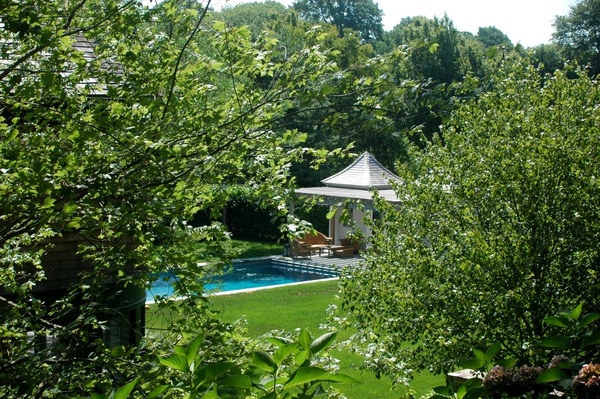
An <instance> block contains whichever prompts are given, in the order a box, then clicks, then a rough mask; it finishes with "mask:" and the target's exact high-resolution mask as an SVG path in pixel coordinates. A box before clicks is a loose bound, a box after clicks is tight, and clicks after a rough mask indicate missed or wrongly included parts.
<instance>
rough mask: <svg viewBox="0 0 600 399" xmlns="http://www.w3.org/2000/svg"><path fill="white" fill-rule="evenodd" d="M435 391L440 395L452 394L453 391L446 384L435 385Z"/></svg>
mask: <svg viewBox="0 0 600 399" xmlns="http://www.w3.org/2000/svg"><path fill="white" fill-rule="evenodd" d="M433 392H435V393H439V394H440V395H444V396H450V395H452V391H451V390H450V388H448V387H446V386H440V387H434V388H433Z"/></svg>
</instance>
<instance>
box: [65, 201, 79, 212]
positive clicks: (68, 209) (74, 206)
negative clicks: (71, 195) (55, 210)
mask: <svg viewBox="0 0 600 399" xmlns="http://www.w3.org/2000/svg"><path fill="white" fill-rule="evenodd" d="M76 210H77V204H76V203H74V202H71V201H69V202H67V203H66V204H65V206H63V212H64V213H66V214H67V215H69V214H71V213H73V212H75V211H76Z"/></svg>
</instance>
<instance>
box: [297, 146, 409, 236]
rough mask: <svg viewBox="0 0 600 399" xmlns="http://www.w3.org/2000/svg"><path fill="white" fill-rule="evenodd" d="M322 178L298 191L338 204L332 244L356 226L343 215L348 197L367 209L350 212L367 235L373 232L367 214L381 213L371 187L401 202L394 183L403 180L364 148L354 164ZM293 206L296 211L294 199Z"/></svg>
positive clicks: (332, 205)
mask: <svg viewBox="0 0 600 399" xmlns="http://www.w3.org/2000/svg"><path fill="white" fill-rule="evenodd" d="M321 182H322V183H323V184H324V186H321V187H304V188H299V189H297V190H296V194H297V195H298V196H299V197H317V198H318V200H319V203H320V204H322V205H326V206H329V207H330V209H333V208H337V211H336V213H335V216H334V217H333V218H331V219H330V220H329V232H328V236H329V237H331V238H332V239H333V245H343V244H342V243H343V241H340V240H343V239H344V238H346V237H347V235H348V233H349V232H351V231H352V230H353V226H351V225H350V224H347V223H344V222H343V220H342V219H343V218H342V217H341V215H342V207H343V206H344V203H345V202H346V201H348V200H351V201H350V202H355V203H356V202H360V203H362V204H363V206H362V207H361V208H364V211H363V209H360V208H358V207H356V206H351V207H350V208H349V209H348V212H351V218H352V219H353V220H354V223H353V224H354V225H355V226H356V228H357V229H359V230H360V231H361V233H362V235H363V236H364V237H369V236H370V235H371V231H370V229H369V228H368V226H367V225H366V223H365V218H374V217H378V214H377V210H376V209H375V208H374V206H373V193H372V191H371V190H372V189H376V190H377V192H378V194H379V196H381V197H382V198H384V199H386V200H387V201H390V202H400V201H399V199H398V197H397V196H396V193H395V191H394V190H393V189H392V185H393V184H394V183H400V182H401V179H400V178H399V177H398V176H396V175H395V174H393V173H392V172H390V171H389V170H388V169H386V168H385V167H384V166H383V165H381V164H380V163H379V161H377V160H376V159H375V157H374V156H373V155H371V154H370V153H368V152H363V153H362V154H361V155H360V156H359V157H358V158H357V159H356V160H355V161H354V162H353V163H352V164H351V165H349V166H348V167H346V168H345V169H344V170H342V171H340V172H338V173H336V174H334V175H333V176H330V177H328V178H326V179H323V180H321ZM290 207H291V212H292V213H293V212H294V203H293V202H292V203H291V204H290ZM363 246H364V244H363Z"/></svg>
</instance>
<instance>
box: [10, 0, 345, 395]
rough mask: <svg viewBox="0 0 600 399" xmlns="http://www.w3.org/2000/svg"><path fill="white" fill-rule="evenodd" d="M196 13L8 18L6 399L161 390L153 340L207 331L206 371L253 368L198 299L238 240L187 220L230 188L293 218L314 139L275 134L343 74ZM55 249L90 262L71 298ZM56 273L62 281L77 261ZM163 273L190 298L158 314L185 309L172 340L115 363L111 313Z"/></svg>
mask: <svg viewBox="0 0 600 399" xmlns="http://www.w3.org/2000/svg"><path fill="white" fill-rule="evenodd" d="M187 5H189V4H187V3H185V2H177V1H166V2H164V3H162V4H161V5H160V6H159V7H156V8H154V9H147V8H145V7H143V6H141V5H140V4H139V3H138V2H137V1H110V0H106V1H105V0H87V1H81V2H64V1H62V0H60V1H48V2H42V3H40V2H37V1H30V2H20V1H19V2H8V3H7V4H6V7H4V8H3V10H4V11H3V15H2V21H3V23H4V29H2V31H1V32H0V34H1V35H2V36H1V38H0V44H1V52H0V54H1V58H2V63H3V64H2V70H1V72H0V87H1V90H2V96H1V102H0V107H1V109H0V111H1V117H0V171H1V172H0V196H1V197H2V204H0V209H1V210H0V266H1V268H0V285H1V286H2V291H1V299H2V312H0V314H1V316H0V319H1V325H2V328H1V329H0V333H1V340H2V345H1V346H0V348H1V349H0V357H1V358H2V362H1V363H2V367H1V368H0V374H1V377H0V379H1V380H2V381H3V384H5V386H4V387H3V389H2V391H3V394H4V395H6V396H7V397H11V396H28V397H42V396H51V397H54V396H57V395H85V394H86V393H89V392H94V391H97V392H101V391H106V390H107V389H108V388H107V387H110V386H112V385H116V386H119V385H120V384H124V383H125V382H127V381H130V380H131V379H133V377H134V376H146V378H150V379H151V377H148V375H147V374H146V372H151V371H150V370H151V369H152V367H151V366H150V364H151V363H147V361H150V362H152V361H153V360H152V359H155V356H154V355H153V353H159V352H160V351H161V350H162V348H163V346H161V345H162V344H161V343H160V342H166V343H167V347H168V345H169V343H170V342H173V341H171V340H176V339H177V337H179V339H184V341H185V339H187V337H189V335H186V334H184V333H185V331H186V330H187V329H192V330H193V331H195V333H196V334H198V333H200V332H202V331H205V330H206V331H207V332H206V334H203V336H204V343H203V345H206V346H207V348H208V349H205V350H204V358H203V359H204V361H207V362H210V361H215V360H222V359H232V361H235V362H238V361H243V354H244V353H245V352H244V349H243V347H244V345H242V344H241V343H240V342H238V341H236V340H234V341H227V339H226V338H227V337H228V336H231V335H232V334H233V335H235V334H234V333H233V332H232V331H233V330H232V328H231V327H230V326H227V325H226V324H224V323H219V322H217V321H215V320H213V319H212V316H211V314H210V312H208V311H207V309H206V305H205V303H204V300H203V299H202V297H201V294H202V281H203V280H202V278H203V276H205V275H206V274H208V273H215V272H218V271H219V269H220V267H221V266H222V265H223V263H224V262H226V261H227V259H229V258H230V257H231V256H233V254H232V253H230V252H229V251H228V247H227V246H225V245H223V242H225V241H226V240H227V236H228V233H227V232H226V230H225V229H224V228H223V226H222V225H221V224H219V223H214V224H211V225H203V226H200V227H195V228H192V227H190V225H189V224H188V223H187V222H186V221H187V220H189V219H190V218H191V217H192V216H193V215H194V214H196V213H197V212H199V211H207V212H211V213H213V214H218V213H219V212H220V211H221V210H222V209H223V207H224V205H225V204H226V202H227V200H228V191H227V190H224V189H223V187H224V186H225V185H240V186H245V187H249V188H251V189H252V191H253V193H254V194H255V195H256V196H257V198H260V199H261V203H262V204H264V205H265V206H266V205H267V204H268V205H270V206H271V208H272V209H276V210H277V211H278V212H280V213H281V214H282V216H283V217H285V215H284V214H285V210H286V207H285V204H286V200H285V198H286V193H287V192H289V189H290V187H291V180H290V179H288V175H289V165H290V164H291V162H293V161H294V160H300V159H302V157H303V156H304V155H305V154H306V153H310V152H311V151H310V150H309V149H307V148H304V147H301V146H300V145H299V144H300V143H301V142H302V141H303V140H304V139H305V136H304V135H302V134H301V133H299V132H297V131H292V130H287V129H285V128H281V127H279V126H277V121H278V120H279V119H281V118H282V117H283V116H284V115H285V113H286V110H287V109H289V107H290V106H291V104H292V103H294V102H298V101H299V100H300V99H302V98H305V99H307V101H305V102H304V104H305V106H308V105H309V104H310V102H311V101H312V100H313V99H317V98H318V96H315V95H314V88H315V87H320V86H321V85H324V84H325V83H326V82H325V80H326V79H327V78H328V77H329V76H330V75H329V72H332V71H335V70H336V67H335V65H334V64H333V63H332V62H331V61H330V60H328V58H327V55H326V51H321V50H320V49H318V48H316V47H313V48H312V49H310V48H307V49H305V50H304V51H298V52H296V53H294V54H290V55H289V56H287V57H286V58H285V60H284V59H283V58H282V57H281V52H280V50H279V49H278V47H277V44H276V41H274V40H270V39H267V38H264V39H260V40H258V41H256V42H252V41H251V40H250V32H249V31H248V29H246V28H227V27H226V26H225V24H224V23H222V22H219V21H217V22H213V21H211V20H210V18H209V17H208V16H207V14H206V11H207V8H206V7H205V8H203V7H198V4H196V3H194V4H192V5H193V7H190V8H187V7H186V6H187ZM283 61H285V62H283ZM323 79H325V80H323ZM323 155H325V154H323ZM317 158H318V156H317V155H315V156H313V157H312V158H311V159H317ZM61 237H62V238H67V237H68V238H69V239H71V238H73V237H76V239H77V240H78V242H79V243H80V244H81V245H80V248H79V251H78V252H79V255H76V256H75V255H74V256H75V257H74V262H75V264H77V265H79V264H80V263H79V262H80V261H79V260H78V259H80V257H81V256H83V257H84V258H85V260H83V261H81V264H84V265H86V266H85V267H83V268H82V270H81V271H82V272H83V273H84V274H83V275H80V276H79V279H78V280H76V282H75V283H74V284H70V285H69V286H68V287H63V286H61V285H60V283H57V282H56V280H55V279H57V278H61V277H60V276H62V274H61V275H58V274H57V273H54V271H53V270H50V269H49V268H48V267H47V266H46V265H47V263H46V261H47V257H45V255H44V254H45V253H46V252H47V251H48V250H50V249H52V247H56V248H62V245H63V244H62V243H61ZM197 242H204V243H205V245H202V246H198V245H196V243H197ZM200 259H205V260H213V259H214V262H210V263H209V264H208V265H206V266H201V265H199V264H198V261H199V260H200ZM61 267H62V268H63V270H62V271H61V273H62V272H65V273H67V272H66V271H65V270H66V269H68V270H71V269H70V268H72V267H74V264H70V265H68V266H67V265H66V264H65V265H63V266H61ZM166 270H171V271H172V272H173V273H177V274H178V275H179V276H180V278H181V281H182V282H185V283H184V284H178V285H177V287H178V289H179V290H180V293H181V294H188V295H190V297H189V299H188V300H187V301H185V302H183V303H181V304H177V305H176V304H173V303H170V302H167V303H165V305H164V306H172V307H174V310H175V311H178V312H180V313H181V318H180V319H179V320H175V321H174V322H173V325H172V328H171V329H170V331H169V334H167V336H168V337H171V338H169V339H168V340H166V341H164V340H165V339H166V337H163V339H162V340H160V342H159V341H158V340H156V345H158V346H156V347H154V343H153V344H152V345H148V346H143V347H140V348H138V349H132V350H131V351H129V350H120V349H119V350H114V351H111V350H110V348H108V347H107V346H106V345H105V340H103V339H102V338H103V337H104V333H103V331H107V330H110V329H111V328H112V327H111V326H112V324H111V323H112V320H114V319H115V317H117V318H119V317H120V316H119V315H118V309H116V308H115V307H114V304H112V302H111V301H113V302H115V301H120V300H121V299H119V298H120V296H119V295H121V294H122V293H127V292H128V291H130V290H131V287H134V286H137V287H142V288H143V287H144V286H145V284H147V283H148V279H149V278H150V277H152V276H154V275H155V274H154V272H164V271H166ZM59 271H60V270H59ZM53 289H56V290H57V291H56V292H54V291H52V295H50V293H49V290H53ZM142 306H143V304H142ZM121 316H122V315H121ZM125 320H127V318H125ZM129 322H130V323H132V321H129ZM135 323H137V321H136V322H135ZM161 336H163V335H162V334H161ZM152 341H153V342H154V341H155V340H154V339H152ZM47 343H50V344H47ZM133 352H135V355H136V356H134V353H133ZM165 378H167V377H165Z"/></svg>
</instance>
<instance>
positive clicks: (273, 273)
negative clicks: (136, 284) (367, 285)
mask: <svg viewBox="0 0 600 399" xmlns="http://www.w3.org/2000/svg"><path fill="white" fill-rule="evenodd" d="M336 277H338V273H337V272H335V271H334V270H331V269H326V268H319V267H308V266H304V265H302V266H299V265H293V264H288V263H284V262H277V261H276V260H274V259H261V260H242V261H236V262H234V263H233V269H232V270H231V272H229V273H227V274H225V275H222V276H217V277H215V278H214V279H212V280H210V281H209V282H208V283H207V284H206V285H205V289H206V291H207V292H217V293H218V292H234V291H243V290H252V289H261V288H264V287H271V286H279V285H287V284H295V283H301V282H308V281H315V280H324V279H328V278H336ZM172 294H173V287H172V286H171V282H170V281H169V280H168V279H164V278H161V279H159V280H157V281H156V282H155V283H154V284H153V285H152V287H151V288H150V289H148V290H147V291H146V300H147V301H149V302H152V301H153V299H154V296H155V295H156V296H158V295H160V296H163V295H164V296H169V295H172Z"/></svg>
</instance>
